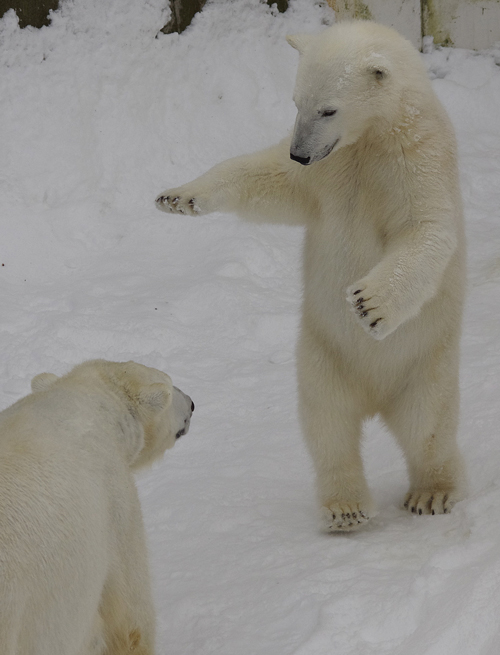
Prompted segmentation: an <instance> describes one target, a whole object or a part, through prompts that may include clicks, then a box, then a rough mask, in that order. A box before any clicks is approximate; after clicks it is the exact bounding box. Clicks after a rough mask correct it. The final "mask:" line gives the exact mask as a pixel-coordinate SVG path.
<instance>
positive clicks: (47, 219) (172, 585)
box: [0, 0, 500, 655]
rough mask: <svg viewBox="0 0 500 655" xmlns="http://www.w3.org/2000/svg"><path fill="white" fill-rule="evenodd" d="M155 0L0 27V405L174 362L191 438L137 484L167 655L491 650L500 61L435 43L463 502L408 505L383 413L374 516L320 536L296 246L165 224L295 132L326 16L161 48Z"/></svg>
mask: <svg viewBox="0 0 500 655" xmlns="http://www.w3.org/2000/svg"><path fill="white" fill-rule="evenodd" d="M166 5H167V3H166V0H147V1H144V2H137V1H136V0H68V1H67V2H65V3H64V6H63V9H62V11H59V12H56V13H55V14H54V15H53V21H52V24H51V26H50V27H47V28H43V29H41V30H39V31H37V30H34V29H31V28H27V29H25V30H22V31H21V30H19V28H18V26H17V21H16V18H15V16H14V14H13V13H12V12H10V13H8V14H7V15H6V16H5V17H4V18H3V19H2V20H1V21H0V217H1V218H0V220H1V228H2V229H1V239H0V264H1V266H0V299H1V300H0V307H1V323H0V326H1V338H0V406H1V407H2V408H3V407H5V406H7V405H9V404H11V403H12V402H14V401H15V400H16V399H18V398H19V397H20V396H22V395H25V394H26V393H28V391H29V381H30V379H31V377H32V376H33V375H35V374H36V373H40V372H41V371H44V370H49V371H52V372H54V373H63V372H65V371H67V370H68V369H69V368H70V367H71V366H72V365H74V364H75V363H77V362H80V361H82V360H84V359H89V358H95V357H104V358H107V359H114V360H127V359H135V360H137V361H139V362H142V363H144V364H147V365H151V366H155V367H157V368H160V369H164V370H166V371H167V372H168V373H169V374H170V375H171V376H172V377H173V379H174V382H175V383H176V384H177V385H178V386H180V387H181V388H182V389H184V390H185V391H186V392H187V393H189V394H190V395H191V396H192V397H193V399H194V401H195V403H196V412H195V414H194V416H193V421H192V427H191V431H190V433H189V434H188V435H187V436H186V437H184V438H183V439H182V440H181V442H180V443H179V444H178V445H177V446H176V448H175V449H174V450H173V451H171V452H169V453H168V454H167V456H166V458H165V460H164V461H163V462H162V463H161V464H158V465H157V466H156V467H155V468H154V469H153V470H151V471H149V472H147V473H145V474H144V475H142V476H141V477H140V479H139V481H138V484H139V489H140V494H141V498H142V501H143V508H144V515H145V521H146V526H147V531H148V538H149V543H150V551H151V568H152V574H153V581H154V591H155V598H156V604H157V613H158V654H165V655H187V654H188V653H189V654H190V655H212V654H214V655H215V654H216V655H333V654H335V655H351V654H352V655H372V654H373V655H382V654H390V655H497V654H498V652H500V651H499V649H500V646H499V641H500V630H499V617H500V438H499V430H500V427H499V426H500V402H499V389H500V307H499V306H497V302H499V305H500V119H499V115H500V114H499V111H500V110H499V107H500V66H499V64H500V50H496V51H495V50H492V51H491V52H489V53H481V54H477V53H472V52H467V51H452V50H442V51H436V52H434V53H431V54H428V55H424V59H425V61H426V63H427V65H428V67H429V72H430V75H431V76H432V77H433V78H434V86H435V89H436V92H437V93H438V95H439V96H440V98H441V99H442V101H443V103H444V104H445V106H446V107H447V109H448V111H449V112H450V115H451V118H452V120H453V122H454V124H455V126H456V129H457V134H458V140H459V145H460V154H461V172H462V182H463V196H464V201H465V210H466V216H467V232H468V239H469V293H468V302H467V308H466V315H465V324H464V337H463V347H462V353H463V355H462V377H461V385H462V411H461V423H460V432H459V438H460V444H461V447H462V449H463V452H464V454H465V457H466V460H467V462H468V468H469V476H470V483H471V484H470V486H471V492H470V496H469V498H468V499H467V500H466V501H464V502H462V503H460V504H459V505H457V506H456V507H455V509H454V510H453V512H452V514H451V515H448V516H423V517H416V516H412V515H408V514H407V513H406V512H405V511H403V510H402V509H401V507H400V505H401V501H402V498H403V496H404V493H405V491H406V472H405V465H404V462H403V459H402V457H401V455H400V453H399V452H398V450H397V448H396V446H395V445H394V443H393V441H392V439H391V437H390V436H389V435H388V434H387V433H386V431H385V430H384V428H383V427H382V426H381V425H380V424H379V423H377V422H372V423H370V424H368V425H367V430H366V442H365V450H364V453H365V456H366V463H367V471H368V476H369V479H370V483H371V486H372V489H373V492H374V496H375V498H376V501H377V504H378V508H379V513H378V515H377V516H376V517H375V518H374V519H373V520H372V522H371V524H370V525H369V526H368V527H367V529H365V530H364V531H362V532H359V533H356V534H351V535H326V534H323V533H321V532H320V530H319V528H318V525H319V524H318V521H317V515H316V506H315V498H314V486H313V472H312V468H311V464H310V461H309V458H308V455H307V453H306V451H305V448H304V446H303V443H302V439H301V435H300V431H299V427H298V422H297V415H296V389H295V387H296V385H295V367H294V347H295V340H296V336H297V325H298V313H299V307H300V298H301V283H300V252H301V242H302V232H301V230H300V229H296V228H286V227H271V226H255V225H245V224H243V223H241V222H239V221H238V219H237V218H236V217H234V216H227V215H226V216H223V215H212V216H209V217H206V218H203V219H192V218H184V219H179V218H177V217H174V216H167V215H165V214H161V213H160V212H158V211H157V210H156V209H155V207H154V198H155V195H156V194H157V193H158V192H160V191H162V190H163V189H164V188H165V187H166V186H174V185H176V184H180V183H183V182H185V181H188V180H190V179H191V178H193V177H194V176H196V175H198V174H199V173H201V172H203V171H204V170H206V169H207V168H208V167H209V166H211V165H212V164H214V163H216V162H218V161H220V160H222V159H224V158H227V157H229V156H232V155H236V154H240V153H244V152H248V151H251V150H255V149H257V148H260V147H262V146H265V145H266V144H269V143H272V142H275V141H277V140H278V139H279V138H281V137H282V136H284V135H285V134H286V132H287V131H288V130H289V129H290V127H291V126H292V124H293V120H294V116H295V109H294V106H293V103H292V99H291V98H292V90H293V85H294V77H295V70H296V65H297V53H296V52H295V51H293V50H292V48H290V47H289V46H288V45H287V44H286V42H285V40H284V36H285V34H287V33H294V32H300V31H306V32H307V31H311V32H313V31H318V30H320V29H322V28H323V26H324V25H325V24H328V23H329V22H331V21H332V20H333V14H332V12H331V10H329V9H328V7H326V6H321V5H319V4H315V3H314V2H313V1H312V0H293V1H292V3H291V8H290V9H289V11H288V12H287V13H286V14H276V15H274V14H273V12H272V11H270V10H269V8H268V7H267V5H265V4H260V3H259V2H258V0H233V2H228V1H227V0H212V2H211V3H210V4H209V5H208V6H206V8H205V10H204V11H203V13H202V14H201V15H199V16H198V17H197V18H196V20H195V21H194V23H193V25H192V26H191V28H190V29H189V30H188V31H187V32H185V33H184V34H183V35H181V36H179V35H169V36H166V35H162V34H160V35H159V37H158V38H155V36H156V34H157V33H158V30H159V29H160V28H161V27H162V26H163V25H164V24H165V22H166V20H167V18H168V16H167V13H168V12H167V11H166V10H165V6H166Z"/></svg>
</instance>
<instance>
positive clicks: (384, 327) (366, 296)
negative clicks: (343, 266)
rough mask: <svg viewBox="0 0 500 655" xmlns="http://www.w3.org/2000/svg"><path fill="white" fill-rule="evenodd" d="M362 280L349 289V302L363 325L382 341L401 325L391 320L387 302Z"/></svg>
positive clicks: (369, 332)
mask: <svg viewBox="0 0 500 655" xmlns="http://www.w3.org/2000/svg"><path fill="white" fill-rule="evenodd" d="M381 295H382V294H377V293H375V292H374V291H372V290H371V288H370V285H369V284H367V283H366V282H365V281H363V280H361V281H359V282H356V284H353V285H352V286H350V287H349V288H348V289H347V298H346V300H347V302H348V303H349V305H350V307H351V310H352V311H353V312H354V314H355V315H356V318H357V320H358V322H359V323H360V324H361V327H362V328H363V329H364V330H365V332H367V333H368V334H369V335H370V336H372V337H373V338H374V339H377V341H381V340H382V339H384V338H385V337H386V336H387V335H389V334H390V333H391V332H393V331H394V330H395V329H396V328H397V327H398V325H399V323H398V322H394V321H390V316H389V307H388V306H387V302H384V300H383V299H382V297H381Z"/></svg>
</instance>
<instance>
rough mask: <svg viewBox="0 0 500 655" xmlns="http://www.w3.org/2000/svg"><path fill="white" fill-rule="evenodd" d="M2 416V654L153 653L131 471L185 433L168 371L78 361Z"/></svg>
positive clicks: (188, 408)
mask: <svg viewBox="0 0 500 655" xmlns="http://www.w3.org/2000/svg"><path fill="white" fill-rule="evenodd" d="M32 390H33V393H32V394H31V395H29V396H26V398H23V399H22V400H20V401H18V402H17V403H15V404H14V405H12V407H9V408H8V409H6V410H4V411H3V412H1V413H0V651H1V653H2V655H125V654H126V653H132V652H133V653H135V654H136V655H153V653H154V625H155V616H154V610H153V603H152V598H151V591H150V581H149V571H148V562H147V553H146V544H145V538H144V528H143V524H142V516H141V509H140V506H139V498H138V496H137V490H136V487H135V484H134V480H133V476H132V471H133V470H136V469H137V468H139V467H142V466H145V465H147V464H149V463H150V462H152V461H153V460H154V459H156V458H158V457H160V456H161V455H162V454H163V453H164V451H165V449H166V448H171V447H172V446H173V445H174V443H175V441H176V439H177V438H178V437H180V436H181V435H182V434H185V433H186V432H187V430H188V428H189V422H190V418H191V414H192V411H193V409H194V405H193V403H192V401H191V399H190V398H189V397H188V396H186V395H185V394H183V393H182V391H179V389H176V388H175V387H173V386H172V381H171V380H170V378H169V376H168V375H166V374H165V373H161V372H160V371H157V370H156V369H153V368H148V367H146V366H142V365H140V364H136V363H134V362H127V363H115V362H107V361H103V360H95V361H90V362H86V363H84V364H81V365H80V366H77V367H76V368H74V369H73V370H72V371H71V372H70V373H69V374H68V375H65V376H64V377H62V378H58V377H56V376H55V375H52V374H50V373H42V374H41V375H38V376H36V377H35V378H34V379H33V381H32Z"/></svg>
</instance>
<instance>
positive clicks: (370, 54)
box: [287, 21, 430, 165]
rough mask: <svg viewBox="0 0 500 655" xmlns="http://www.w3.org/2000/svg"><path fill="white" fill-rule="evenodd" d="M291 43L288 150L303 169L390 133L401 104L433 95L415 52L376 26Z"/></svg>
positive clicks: (353, 26)
mask: <svg viewBox="0 0 500 655" xmlns="http://www.w3.org/2000/svg"><path fill="white" fill-rule="evenodd" d="M287 41H288V43H289V44H290V45H291V46H293V47H294V48H295V49H296V50H298V51H299V53H300V61H299V69H298V73H297V81H296V86H295V93H294V102H295V104H296V106H297V109H298V115H297V120H296V122H295V128H294V133H293V137H292V144H291V148H290V157H291V158H292V159H293V160H295V161H298V162H299V163H300V164H303V165H307V164H312V163H313V162H316V161H319V160H321V159H324V158H325V157H326V156H328V155H329V154H330V153H331V152H332V151H334V150H338V149H339V148H341V147H343V146H346V145H349V144H352V143H354V142H355V141H357V140H358V139H359V138H360V136H362V135H363V134H364V133H365V132H366V131H367V130H368V129H370V128H372V129H374V130H378V131H379V132H380V131H384V130H385V131H387V130H389V129H391V128H392V127H393V125H394V122H395V121H396V120H397V118H398V116H399V115H400V113H401V104H402V102H405V100H406V102H408V101H409V100H410V96H414V95H415V94H418V93H422V92H423V93H426V94H427V93H428V91H429V88H430V87H429V81H428V80H427V75H426V73H425V69H424V67H423V65H422V63H421V61H420V58H419V54H418V52H417V51H416V50H415V48H414V47H413V46H412V45H411V43H409V41H406V40H405V39H404V38H403V37H401V36H400V35H399V34H398V33H397V32H396V31H394V30H393V29H391V28H388V27H385V26H382V25H378V24H377V23H372V22H371V21H358V22H348V23H339V24H336V25H333V26H332V27H330V28H328V29H326V30H325V31H324V32H321V33H320V34H319V35H310V34H297V35H294V36H288V37H287ZM405 96H407V97H405Z"/></svg>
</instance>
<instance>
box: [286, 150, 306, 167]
mask: <svg viewBox="0 0 500 655" xmlns="http://www.w3.org/2000/svg"><path fill="white" fill-rule="evenodd" d="M290 159H293V161H298V162H299V164H302V166H307V164H308V163H309V162H310V161H311V158H310V157H299V156H298V155H294V154H293V152H291V153H290Z"/></svg>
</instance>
